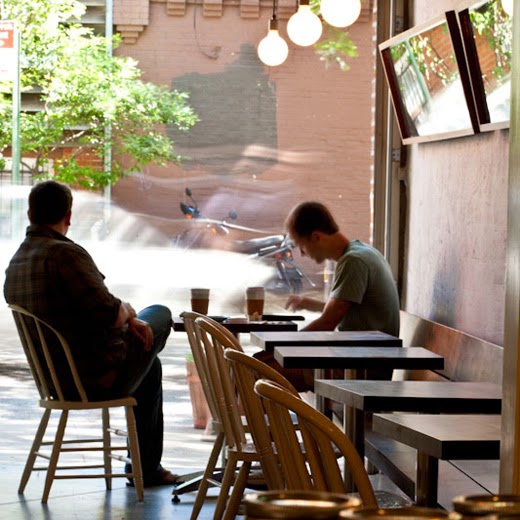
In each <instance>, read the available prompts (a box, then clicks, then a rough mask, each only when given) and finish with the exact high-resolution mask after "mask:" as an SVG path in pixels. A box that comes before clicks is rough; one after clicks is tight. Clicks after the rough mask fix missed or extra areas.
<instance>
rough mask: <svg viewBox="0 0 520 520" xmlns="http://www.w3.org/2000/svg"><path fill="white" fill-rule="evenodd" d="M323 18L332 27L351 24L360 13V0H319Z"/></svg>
mask: <svg viewBox="0 0 520 520" xmlns="http://www.w3.org/2000/svg"><path fill="white" fill-rule="evenodd" d="M320 12H321V16H323V19H324V20H325V21H326V22H327V23H328V24H329V25H333V26H334V27H347V26H348V25H352V24H353V23H354V22H355V21H356V20H357V19H358V18H359V15H360V14H361V0H321V4H320Z"/></svg>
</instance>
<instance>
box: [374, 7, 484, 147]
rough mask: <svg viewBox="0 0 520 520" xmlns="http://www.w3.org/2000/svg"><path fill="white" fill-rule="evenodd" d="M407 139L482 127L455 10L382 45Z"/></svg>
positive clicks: (462, 133)
mask: <svg viewBox="0 0 520 520" xmlns="http://www.w3.org/2000/svg"><path fill="white" fill-rule="evenodd" d="M379 51H380V54H381V58H382V62H383V68H384V71H385V75H386V79H387V82H388V86H389V89H390V93H391V98H392V102H393V105H394V109H395V114H396V118H397V121H398V125H399V129H400V132H401V138H402V140H403V142H404V143H405V144H410V143H415V142H426V141H434V140H439V139H448V138H454V137H462V136H465V135H471V134H474V133H477V132H479V124H478V118H477V113H476V109H475V104H474V102H473V96H472V92H471V83H470V79H469V73H468V69H467V65H466V59H465V56H464V46H463V44H462V37H461V33H460V29H459V24H458V21H457V13H456V12H455V11H448V12H447V13H445V14H444V15H443V16H441V17H439V18H437V19H435V20H432V21H431V22H429V23H427V24H423V25H420V26H417V27H413V28H412V29H409V30H407V31H405V32H403V33H401V34H399V35H398V36H395V37H394V38H391V39H390V40H387V41H386V42H383V43H382V44H380V45H379Z"/></svg>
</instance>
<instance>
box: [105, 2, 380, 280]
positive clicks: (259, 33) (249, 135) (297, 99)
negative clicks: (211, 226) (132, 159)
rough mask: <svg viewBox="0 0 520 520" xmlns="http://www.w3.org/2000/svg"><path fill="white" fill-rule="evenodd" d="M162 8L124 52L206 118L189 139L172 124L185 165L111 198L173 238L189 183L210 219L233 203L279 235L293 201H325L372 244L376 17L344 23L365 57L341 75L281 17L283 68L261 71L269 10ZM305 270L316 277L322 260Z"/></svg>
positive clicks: (157, 6)
mask: <svg viewBox="0 0 520 520" xmlns="http://www.w3.org/2000/svg"><path fill="white" fill-rule="evenodd" d="M166 7H167V6H166V4H165V3H156V2H150V3H149V20H148V24H147V25H146V26H145V27H144V29H143V31H142V32H141V33H140V34H139V36H138V38H137V40H136V42H135V43H125V42H123V44H122V45H121V46H120V48H119V49H118V50H117V53H119V54H121V55H127V56H131V57H133V58H135V59H136V60H137V61H138V62H139V67H140V68H141V70H143V72H144V79H145V80H148V81H153V82H155V83H158V84H164V85H166V86H168V87H169V88H177V89H179V90H183V91H187V92H190V95H191V103H192V105H193V106H194V108H195V110H196V111H197V113H198V114H199V117H200V119H201V121H200V122H199V123H198V124H197V125H196V126H195V127H194V128H193V130H192V131H190V132H189V133H188V134H186V135H182V134H179V133H178V132H175V131H174V130H172V129H168V131H169V133H170V135H171V137H172V139H173V140H174V142H175V143H176V149H177V152H178V153H180V154H181V155H184V156H186V157H189V160H187V161H185V162H183V163H182V164H181V165H180V166H169V167H168V168H149V169H147V170H146V171H143V172H141V173H140V174H138V175H135V176H133V177H131V178H128V179H126V180H124V181H122V182H120V183H118V184H117V185H116V186H115V187H114V188H113V199H114V200H115V202H116V203H118V204H120V205H122V206H124V207H126V208H131V209H132V210H133V211H136V212H138V213H141V214H142V215H144V216H145V217H146V218H148V220H149V221H150V222H152V223H153V224H154V225H157V226H159V227H160V228H161V229H162V230H164V232H165V233H166V234H169V235H172V234H175V233H176V232H177V228H176V226H179V225H180V224H179V222H178V220H177V219H179V217H182V215H181V213H180V210H179V209H178V208H179V202H180V201H184V202H186V199H185V197H184V195H183V191H184V188H185V186H190V187H191V189H192V191H193V193H194V195H196V199H197V201H198V203H199V206H200V207H201V209H202V210H203V212H204V213H205V214H206V215H208V216H211V217H216V218H219V217H222V216H224V215H226V214H227V213H228V211H229V210H231V209H233V210H236V211H237V213H238V220H237V221H236V222H237V223H238V224H241V225H244V226H255V227H259V228H261V229H266V230H273V231H280V230H281V229H282V225H283V221H284V219H285V216H286V214H287V212H288V211H289V209H290V208H291V207H292V206H293V205H295V204H296V203H298V202H300V201H301V200H305V199H318V200H321V201H323V202H325V203H326V204H328V205H330V206H331V208H332V210H333V212H334V213H335V214H336V216H337V217H338V220H339V223H340V226H341V227H342V228H343V229H344V230H345V232H346V233H347V234H348V235H349V236H350V237H352V238H359V239H361V240H365V241H370V240H371V223H372V207H371V193H372V176H373V166H372V163H373V152H372V141H373V139H372V136H373V108H372V107H373V95H374V94H373V93H374V84H373V82H374V67H375V43H374V30H375V27H374V24H373V16H372V15H370V16H368V18H367V17H365V19H364V20H363V21H360V22H358V23H356V24H355V25H354V26H352V28H351V29H350V30H349V36H350V37H351V38H352V39H353V40H354V42H355V43H356V44H357V46H358V54H359V56H358V57H357V58H354V59H350V60H349V64H350V66H351V69H350V70H349V71H348V72H342V71H341V70H339V68H338V67H326V66H325V64H324V63H323V62H321V61H320V60H319V57H318V56H317V55H316V54H315V52H314V50H313V48H312V47H310V48H309V47H307V48H303V47H297V46H295V45H294V44H292V43H291V42H290V41H289V40H288V38H287V35H286V21H285V20H282V21H280V34H281V35H282V36H283V37H284V38H285V39H286V41H288V43H289V48H290V51H289V57H288V59H287V61H286V62H285V63H284V64H283V65H281V66H279V67H271V68H270V67H266V66H264V65H263V64H262V63H261V62H260V61H259V59H258V58H257V56H256V46H257V44H258V42H259V41H260V40H261V39H262V38H263V37H264V36H265V34H266V30H267V25H268V20H269V18H270V16H271V8H270V7H269V8H261V9H260V17H259V18H252V19H244V18H240V16H239V10H238V7H237V6H227V7H226V6H225V7H224V9H223V12H222V15H221V16H219V17H207V16H206V17H205V16H202V12H201V7H200V6H198V7H197V6H194V5H191V4H188V5H186V13H185V15H184V16H170V15H168V14H167V10H166ZM116 23H117V20H116ZM116 27H117V25H116ZM308 269H310V270H311V271H312V272H314V273H315V274H316V276H318V273H319V272H321V270H322V269H323V266H320V267H318V266H316V265H313V264H310V263H309V264H308Z"/></svg>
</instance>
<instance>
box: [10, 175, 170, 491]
mask: <svg viewBox="0 0 520 520" xmlns="http://www.w3.org/2000/svg"><path fill="white" fill-rule="evenodd" d="M71 210H72V193H71V191H70V189H69V188H68V187H67V186H65V185H64V184H60V183H58V182H55V181H45V182H41V183H38V184H36V185H35V186H34V187H33V189H32V190H31V193H30V195H29V211H28V216H29V221H30V226H29V227H28V228H27V233H26V238H25V240H24V241H23V243H22V244H21V245H20V247H19V249H18V251H17V252H16V253H15V255H14V256H13V258H12V259H11V262H10V264H9V266H8V268H7V271H6V280H5V285H4V296H5V299H6V301H7V302H8V303H12V304H16V305H19V306H21V307H23V308H25V309H26V310H28V311H29V312H31V313H33V314H35V315H36V316H38V317H39V318H41V319H43V320H44V321H46V322H48V323H50V324H51V325H52V326H53V327H55V328H56V329H57V330H59V331H60V332H61V333H62V334H63V336H64V337H65V338H66V339H67V341H68V343H69V345H70V347H71V350H72V353H73V355H74V359H75V362H76V365H77V368H78V371H79V374H80V377H81V380H82V382H83V385H84V386H85V390H86V392H87V394H88V396H89V399H91V400H103V399H112V398H117V397H120V396H125V395H132V396H133V397H134V398H135V399H136V401H137V406H136V409H135V416H136V423H137V432H138V436H139V449H140V453H141V458H142V466H143V477H144V482H145V485H148V486H150V485H161V484H174V483H175V481H176V476H175V475H173V474H172V473H170V472H169V471H167V470H165V469H164V468H163V467H162V466H161V457H162V446H163V412H162V367H161V362H160V360H159V358H158V357H157V354H158V353H159V352H160V351H161V350H162V349H163V348H164V345H165V344H166V340H167V338H168V336H169V334H170V331H171V312H170V310H169V309H168V308H167V307H164V306H162V305H153V306H151V307H147V308H146V309H144V310H142V311H141V312H139V313H138V314H137V313H136V312H135V310H134V309H133V307H132V306H131V305H130V304H129V303H126V302H123V301H121V300H120V299H119V298H116V297H115V296H113V295H112V294H111V293H110V292H109V290H108V288H107V287H106V285H105V283H104V276H103V274H101V272H100V271H99V270H98V268H97V267H96V264H95V263H94V261H93V260H92V258H91V256H90V255H89V253H88V252H87V251H86V250H85V249H83V248H82V247H81V246H79V245H78V244H75V243H74V242H73V241H71V240H69V239H68V238H67V237H66V236H65V235H66V234H67V231H68V228H69V226H70V223H71ZM63 374H64V378H65V377H66V376H65V374H66V371H65V370H64V371H63ZM66 386H67V385H66V384H65V387H66ZM69 397H70V398H75V397H76V396H72V395H71V396H69Z"/></svg>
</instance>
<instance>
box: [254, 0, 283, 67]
mask: <svg viewBox="0 0 520 520" xmlns="http://www.w3.org/2000/svg"><path fill="white" fill-rule="evenodd" d="M273 4H274V2H273ZM257 52H258V57H259V58H260V61H262V63H265V64H266V65H269V66H270V67H277V66H278V65H281V64H282V63H283V62H284V61H285V60H286V59H287V56H288V54H289V47H288V46H287V42H286V41H285V40H284V39H283V38H282V37H281V36H280V34H279V33H278V20H277V19H276V14H275V13H274V7H273V17H272V18H271V20H269V30H268V31H267V36H266V37H265V38H263V39H262V40H261V41H260V43H259V44H258V48H257Z"/></svg>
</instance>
